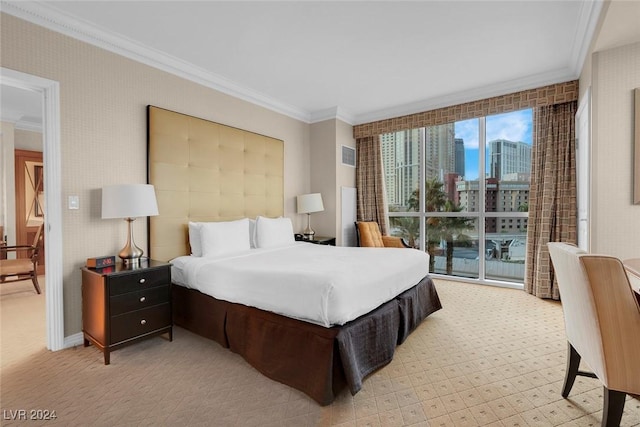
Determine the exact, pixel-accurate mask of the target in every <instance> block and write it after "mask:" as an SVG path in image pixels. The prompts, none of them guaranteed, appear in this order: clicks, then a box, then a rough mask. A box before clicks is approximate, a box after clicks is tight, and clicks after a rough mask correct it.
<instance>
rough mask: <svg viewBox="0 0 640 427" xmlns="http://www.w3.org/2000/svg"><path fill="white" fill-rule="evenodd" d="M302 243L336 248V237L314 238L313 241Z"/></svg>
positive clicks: (305, 240) (304, 240)
mask: <svg viewBox="0 0 640 427" xmlns="http://www.w3.org/2000/svg"><path fill="white" fill-rule="evenodd" d="M300 241H301V242H308V243H315V244H316V245H328V246H335V245H336V238H335V237H325V236H314V237H313V239H302V240H300Z"/></svg>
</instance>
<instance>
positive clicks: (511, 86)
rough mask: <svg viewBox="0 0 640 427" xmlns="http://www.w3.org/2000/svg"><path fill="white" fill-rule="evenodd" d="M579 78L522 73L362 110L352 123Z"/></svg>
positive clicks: (568, 74) (568, 73)
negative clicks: (388, 106) (519, 76)
mask: <svg viewBox="0 0 640 427" xmlns="http://www.w3.org/2000/svg"><path fill="white" fill-rule="evenodd" d="M576 78H577V75H576V74H575V73H574V72H573V71H572V70H570V69H568V68H565V69H561V70H556V71H551V72H547V73H541V74H535V75H532V76H527V77H523V78H521V79H515V80H508V81H506V82H500V83H496V84H494V85H490V86H483V87H480V88H476V89H470V90H465V91H460V92H455V93H451V94H447V95H443V96H440V97H437V98H430V99H427V100H424V101H418V102H414V103H410V104H403V105H399V106H397V107H392V108H388V109H383V110H378V111H374V112H371V113H367V114H361V115H358V116H357V117H356V120H355V121H354V122H353V123H352V124H353V125H361V124H364V123H371V122H375V121H378V120H385V119H391V118H395V117H402V116H408V115H410V114H416V113H422V112H424V111H430V110H435V109H438V108H444V107H449V106H452V105H458V104H464V103H466V102H472V101H479V100H482V99H487V98H493V97H494V96H502V95H508V94H510V93H514V92H520V91H523V90H529V89H535V88H538V87H542V86H547V85H552V84H556V83H563V82H566V81H570V80H575V79H576Z"/></svg>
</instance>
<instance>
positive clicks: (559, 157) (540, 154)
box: [524, 101, 577, 300]
mask: <svg viewBox="0 0 640 427" xmlns="http://www.w3.org/2000/svg"><path fill="white" fill-rule="evenodd" d="M576 109H577V102H576V101H572V102H567V103H564V104H556V105H550V106H544V107H538V108H536V109H534V116H533V123H534V126H535V128H534V143H533V150H532V159H531V187H530V191H529V221H528V228H527V259H526V267H525V279H524V287H525V291H527V292H529V293H530V294H533V295H535V296H537V297H539V298H552V299H555V300H559V299H560V294H559V293H558V286H557V284H556V281H555V278H554V275H553V269H552V267H551V260H550V258H549V250H548V249H547V243H549V242H568V243H576V151H575V115H576Z"/></svg>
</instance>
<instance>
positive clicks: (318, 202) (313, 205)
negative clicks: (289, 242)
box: [297, 193, 324, 239]
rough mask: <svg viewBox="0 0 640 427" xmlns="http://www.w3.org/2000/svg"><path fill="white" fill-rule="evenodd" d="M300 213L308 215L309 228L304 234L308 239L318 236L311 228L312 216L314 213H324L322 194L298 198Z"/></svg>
mask: <svg viewBox="0 0 640 427" xmlns="http://www.w3.org/2000/svg"><path fill="white" fill-rule="evenodd" d="M297 201H298V213H306V214H307V228H305V230H304V231H303V232H302V234H304V236H305V237H306V238H307V239H313V236H314V235H315V234H316V232H315V231H313V229H312V228H311V214H312V213H313V212H322V211H323V210H324V205H323V204H322V196H321V195H320V193H311V194H303V195H301V196H298V198H297Z"/></svg>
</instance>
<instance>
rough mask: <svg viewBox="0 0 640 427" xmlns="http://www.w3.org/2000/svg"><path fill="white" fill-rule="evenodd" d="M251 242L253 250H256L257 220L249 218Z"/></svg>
mask: <svg viewBox="0 0 640 427" xmlns="http://www.w3.org/2000/svg"><path fill="white" fill-rule="evenodd" d="M249 240H250V244H251V249H255V248H256V247H257V246H256V220H255V219H251V218H249Z"/></svg>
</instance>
